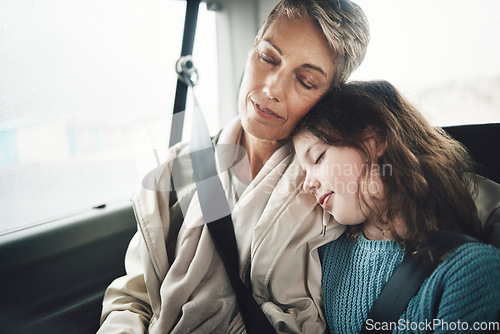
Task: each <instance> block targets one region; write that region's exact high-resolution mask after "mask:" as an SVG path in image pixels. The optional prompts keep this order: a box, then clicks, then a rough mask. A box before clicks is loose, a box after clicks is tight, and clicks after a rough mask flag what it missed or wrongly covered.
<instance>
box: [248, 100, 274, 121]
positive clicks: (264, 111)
mask: <svg viewBox="0 0 500 334" xmlns="http://www.w3.org/2000/svg"><path fill="white" fill-rule="evenodd" d="M252 105H253V108H254V109H255V112H256V113H257V114H258V115H259V116H261V117H262V118H266V119H276V118H281V117H280V116H278V115H277V114H275V113H274V112H272V111H271V110H269V109H268V108H266V107H264V106H262V105H260V104H258V103H257V102H255V101H252Z"/></svg>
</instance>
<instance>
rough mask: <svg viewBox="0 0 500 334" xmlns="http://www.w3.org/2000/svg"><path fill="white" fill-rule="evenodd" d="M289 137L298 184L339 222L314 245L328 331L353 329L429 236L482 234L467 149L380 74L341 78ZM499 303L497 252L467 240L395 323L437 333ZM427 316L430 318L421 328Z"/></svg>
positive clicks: (494, 315) (491, 317)
mask: <svg viewBox="0 0 500 334" xmlns="http://www.w3.org/2000/svg"><path fill="white" fill-rule="evenodd" d="M294 146H295V151H296V153H297V157H298V159H299V162H300V164H301V166H302V167H303V169H304V170H305V172H306V179H305V182H304V189H305V190H306V191H308V192H310V193H311V194H313V195H314V196H316V199H317V201H318V203H319V204H320V205H321V206H322V207H323V209H324V210H325V211H327V212H329V213H330V214H331V215H332V216H333V217H334V218H335V219H336V220H337V221H338V222H339V223H340V224H343V225H347V229H346V232H345V233H344V234H343V235H342V236H341V237H340V238H339V239H337V240H334V241H332V242H330V243H328V244H326V245H324V246H322V247H321V248H320V249H319V254H320V259H321V263H322V271H323V278H322V284H323V298H324V307H325V313H326V319H327V322H328V326H329V328H330V331H331V332H332V333H359V331H360V329H361V328H362V325H363V323H364V322H365V321H366V320H367V316H368V312H369V310H370V309H371V307H372V304H373V303H374V301H375V300H376V299H377V297H378V295H379V294H380V291H381V289H382V287H383V286H384V284H385V283H386V282H387V281H388V279H389V278H390V277H391V275H392V273H393V271H394V269H395V268H396V267H397V266H398V265H399V264H400V263H401V261H402V260H403V257H404V256H405V254H407V253H411V252H413V251H414V250H416V249H417V248H418V246H419V245H420V244H421V243H422V242H423V241H424V240H425V239H426V237H428V236H429V235H431V234H433V233H434V232H437V231H442V230H454V231H459V232H462V233H465V234H468V235H471V236H474V237H476V238H481V232H480V231H481V225H480V222H479V220H478V218H477V209H476V206H475V203H474V201H473V198H472V196H471V192H470V190H471V187H472V188H473V172H472V166H473V165H472V162H471V160H470V158H469V156H468V154H467V152H466V150H465V149H464V148H463V147H462V146H461V145H460V144H459V143H458V142H457V141H455V140H453V139H451V138H450V137H449V136H448V135H446V133H445V132H444V131H443V130H441V129H438V128H435V127H432V126H431V125H430V124H429V123H428V122H427V121H426V120H425V119H424V117H423V116H422V115H421V114H420V113H419V112H418V111H417V110H415V108H414V107H412V106H411V105H410V104H409V103H408V102H407V101H406V100H405V99H404V98H403V97H402V96H401V95H400V94H399V93H398V91H397V90H396V89H395V88H394V87H393V86H392V85H391V84H390V83H388V82H385V81H379V82H357V83H349V84H346V85H344V86H342V87H341V89H340V90H338V91H336V92H333V93H331V94H329V95H327V96H326V97H325V98H323V100H322V101H321V102H320V103H319V104H318V105H317V106H316V107H315V108H314V109H313V111H311V112H310V113H309V114H308V115H307V116H306V118H305V119H303V121H302V122H301V123H300V124H299V126H298V128H297V131H296V133H295V136H294ZM499 310H500V253H499V251H498V250H497V249H496V248H494V247H493V246H491V245H486V244H482V243H480V242H472V243H466V244H464V245H462V246H459V247H457V248H456V249H454V250H453V251H451V252H450V253H449V254H448V255H447V256H446V257H445V259H444V260H443V261H442V262H441V263H440V264H439V265H438V267H437V268H436V270H435V271H434V272H433V273H432V274H431V275H430V276H429V277H428V278H427V279H426V280H425V281H424V283H423V284H422V285H421V287H420V289H419V290H418V292H417V294H416V295H415V296H413V298H412V299H411V300H410V302H409V304H408V306H407V308H406V310H405V311H404V312H403V314H402V315H401V317H400V321H398V327H397V328H394V329H395V332H407V331H410V330H411V329H412V328H413V329H415V328H416V327H415V326H420V327H418V328H420V329H425V330H429V329H431V330H430V331H438V332H439V331H446V330H450V328H455V329H457V328H458V327H457V325H458V324H459V322H460V324H461V327H460V328H459V329H462V330H464V329H468V330H469V331H470V330H472V329H475V328H482V329H483V331H484V328H485V327H484V326H485V325H484V322H496V323H494V324H493V325H490V327H489V329H492V327H491V326H495V325H496V326H498V321H499V319H498V316H499V312H500V311H499ZM433 319H437V320H439V322H438V321H436V322H435V324H436V325H435V326H434V327H431V328H430V327H426V328H423V327H422V323H429V322H432V321H433ZM464 323H467V324H466V325H464ZM475 323H476V324H475ZM477 323H479V324H481V323H482V325H483V327H477V326H480V325H478V324H477ZM439 324H441V326H440V325H439ZM450 324H451V325H450ZM444 326H448V327H444ZM452 326H454V327H452ZM474 326H476V327H474ZM493 328H494V327H493ZM496 329H498V327H496ZM425 330H423V331H421V332H425Z"/></svg>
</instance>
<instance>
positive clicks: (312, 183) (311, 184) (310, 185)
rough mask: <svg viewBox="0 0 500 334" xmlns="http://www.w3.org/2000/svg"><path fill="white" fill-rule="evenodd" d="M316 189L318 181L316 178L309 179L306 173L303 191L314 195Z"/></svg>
mask: <svg viewBox="0 0 500 334" xmlns="http://www.w3.org/2000/svg"><path fill="white" fill-rule="evenodd" d="M318 188H319V181H318V180H317V179H316V178H313V177H311V176H310V175H309V173H307V174H306V179H305V180H304V191H305V192H308V193H311V194H314V192H315V191H316V189H318Z"/></svg>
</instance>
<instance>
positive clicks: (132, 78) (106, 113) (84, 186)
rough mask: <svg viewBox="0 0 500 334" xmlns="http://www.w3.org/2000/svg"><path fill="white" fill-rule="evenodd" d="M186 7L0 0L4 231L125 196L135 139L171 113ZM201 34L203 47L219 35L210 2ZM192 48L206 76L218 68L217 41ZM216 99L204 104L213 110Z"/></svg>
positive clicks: (132, 184)
mask: <svg viewBox="0 0 500 334" xmlns="http://www.w3.org/2000/svg"><path fill="white" fill-rule="evenodd" d="M185 6H186V3H185V1H168V0H167V1H165V0H108V1H98V0H85V1H83V0H73V1H66V0H64V1H63V0H42V1H28V0H15V1H14V0H6V1H1V2H0V30H1V34H0V92H1V98H0V189H1V190H0V206H1V207H2V210H0V224H1V225H0V233H2V232H3V233H5V232H6V231H12V230H15V229H18V228H22V227H26V226H31V225H33V224H37V223H40V222H46V221H49V220H51V219H55V218H60V217H63V216H66V215H71V214H74V213H78V212H82V211H85V210H88V209H89V208H92V207H95V206H98V205H101V204H106V203H107V204H109V203H112V202H114V201H122V200H127V199H128V198H130V196H131V194H132V193H133V191H134V189H135V188H136V186H137V185H138V182H139V181H140V179H141V175H140V174H139V171H138V162H137V157H136V152H135V151H136V141H137V140H136V138H137V135H138V133H141V131H142V130H143V129H144V128H145V127H148V126H149V125H150V124H153V123H155V122H156V121H157V120H158V119H161V118H164V117H165V115H168V114H170V113H171V112H172V108H173V101H174V95H175V86H176V80H177V76H176V73H175V62H176V60H177V58H178V57H179V55H180V48H181V40H182V32H183V20H184V15H185ZM201 25H204V26H203V27H202V26H201ZM198 31H199V32H202V33H203V36H204V37H203V38H198V36H197V38H196V43H197V44H198V43H202V42H203V41H204V40H208V41H212V40H214V37H213V35H214V34H215V17H214V13H211V12H207V11H206V8H205V6H204V5H202V6H201V8H200V19H199V26H198ZM195 48H197V49H200V48H201V49H204V50H205V51H204V52H205V57H204V58H206V59H204V60H203V61H200V63H199V64H198V68H199V70H200V73H203V72H204V68H203V66H209V69H208V70H207V71H208V72H209V71H212V72H213V71H216V64H214V62H213V59H215V54H213V55H212V54H210V53H215V45H213V46H208V47H206V48H203V47H202V46H198V45H197V46H196V47H195ZM207 64H208V65H207ZM212 72H209V73H212ZM215 80H216V76H211V75H208V76H206V77H205V80H204V81H203V83H202V82H200V86H201V87H203V86H208V87H210V89H216V81H215ZM207 91H209V90H208V89H207ZM216 98H217V94H216V93H215V94H211V93H208V94H205V95H203V96H200V100H202V102H200V103H203V104H204V105H208V106H210V108H216V105H217V101H216ZM215 126H216V125H212V127H215ZM165 137H167V138H168V135H165ZM167 144H168V140H167V142H166V143H165V145H167Z"/></svg>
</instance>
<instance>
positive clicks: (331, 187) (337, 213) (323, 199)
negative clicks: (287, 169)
mask: <svg viewBox="0 0 500 334" xmlns="http://www.w3.org/2000/svg"><path fill="white" fill-rule="evenodd" d="M294 145H295V152H296V153H297V158H298V159H299V162H300V165H301V166H302V168H303V169H304V171H305V173H306V178H305V181H304V190H305V191H306V192H309V193H311V194H313V195H314V196H316V199H317V201H318V203H319V204H320V205H321V206H322V207H323V209H324V210H325V211H327V212H329V213H330V214H331V215H332V216H333V217H334V218H335V220H337V222H339V223H340V224H343V225H356V224H360V223H363V222H364V221H365V220H366V217H367V216H368V215H369V212H368V208H367V207H366V206H365V205H362V204H361V203H360V200H359V191H360V190H359V188H360V186H359V184H360V182H359V179H360V175H361V174H364V172H365V168H366V161H365V158H364V157H363V155H362V154H361V152H360V151H358V150H357V149H354V148H352V147H337V146H330V145H328V144H325V143H324V142H322V141H320V140H319V139H318V138H316V137H315V136H313V135H312V134H311V133H310V132H301V133H299V134H298V135H297V136H296V137H295V138H294ZM374 185H377V187H378V186H379V185H381V183H374V184H371V187H372V188H373V187H374ZM372 190H375V192H377V191H380V189H372Z"/></svg>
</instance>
